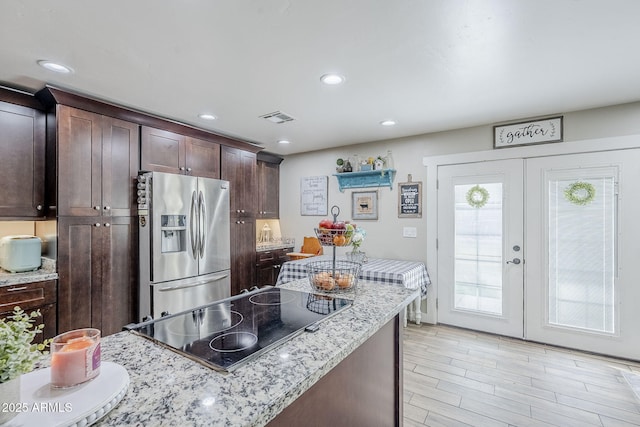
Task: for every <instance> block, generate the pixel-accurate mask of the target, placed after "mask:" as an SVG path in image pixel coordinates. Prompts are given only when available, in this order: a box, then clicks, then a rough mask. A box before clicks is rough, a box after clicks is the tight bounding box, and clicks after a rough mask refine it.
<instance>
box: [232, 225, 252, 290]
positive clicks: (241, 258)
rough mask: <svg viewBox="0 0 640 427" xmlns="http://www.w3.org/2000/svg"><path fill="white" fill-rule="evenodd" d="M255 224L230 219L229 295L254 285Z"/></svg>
mask: <svg viewBox="0 0 640 427" xmlns="http://www.w3.org/2000/svg"><path fill="white" fill-rule="evenodd" d="M255 261H256V223H255V221H252V220H245V219H241V218H236V219H233V218H232V219H231V295H237V294H239V293H240V291H241V290H242V289H249V288H251V287H252V286H254V284H255Z"/></svg>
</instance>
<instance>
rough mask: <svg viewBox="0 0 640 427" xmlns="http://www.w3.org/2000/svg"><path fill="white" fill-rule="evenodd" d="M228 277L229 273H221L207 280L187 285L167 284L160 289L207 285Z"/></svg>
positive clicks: (163, 290) (165, 290)
mask: <svg viewBox="0 0 640 427" xmlns="http://www.w3.org/2000/svg"><path fill="white" fill-rule="evenodd" d="M226 277H229V274H228V273H224V274H220V275H218V276H213V277H211V278H209V279H208V280H207V281H206V282H196V283H189V284H186V285H177V286H166V287H164V288H158V291H159V292H167V291H175V290H176V289H185V288H194V287H196V286H202V285H206V284H208V283H211V282H217V281H218V280H222V279H224V278H226Z"/></svg>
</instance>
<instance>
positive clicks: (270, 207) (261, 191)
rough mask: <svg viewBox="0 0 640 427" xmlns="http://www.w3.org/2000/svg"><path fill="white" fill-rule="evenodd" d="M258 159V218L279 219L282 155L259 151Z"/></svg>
mask: <svg viewBox="0 0 640 427" xmlns="http://www.w3.org/2000/svg"><path fill="white" fill-rule="evenodd" d="M257 159H258V163H257V167H258V215H257V218H259V219H278V218H279V216H280V162H282V157H279V156H276V155H273V154H269V153H264V152H259V153H258V155H257Z"/></svg>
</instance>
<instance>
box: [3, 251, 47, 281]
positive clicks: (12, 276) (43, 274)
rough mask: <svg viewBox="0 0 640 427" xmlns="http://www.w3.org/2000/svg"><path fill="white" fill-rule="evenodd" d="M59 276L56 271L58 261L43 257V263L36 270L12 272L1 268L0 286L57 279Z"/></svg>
mask: <svg viewBox="0 0 640 427" xmlns="http://www.w3.org/2000/svg"><path fill="white" fill-rule="evenodd" d="M57 278H58V273H56V261H55V260H53V259H51V258H45V257H42V265H41V266H40V268H39V269H37V270H35V271H25V272H23V273H11V272H10V271H7V270H4V269H2V268H0V286H11V285H19V284H21V283H32V282H43V281H45V280H56V279H57Z"/></svg>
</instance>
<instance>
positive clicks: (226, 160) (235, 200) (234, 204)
mask: <svg viewBox="0 0 640 427" xmlns="http://www.w3.org/2000/svg"><path fill="white" fill-rule="evenodd" d="M256 169H257V166H256V155H255V154H254V153H250V152H248V151H244V150H239V149H237V148H231V147H226V146H223V147H222V161H221V177H222V179H224V180H227V181H229V182H230V185H229V188H230V203H229V204H230V208H231V216H232V217H234V216H236V217H249V218H255V215H256V211H257V209H256V208H257V202H256V200H255V194H256V190H255V186H256V183H257V181H256V175H257V174H256ZM252 240H255V237H253V238H252Z"/></svg>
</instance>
